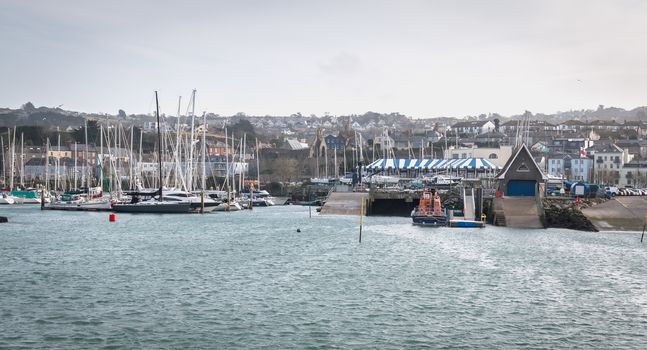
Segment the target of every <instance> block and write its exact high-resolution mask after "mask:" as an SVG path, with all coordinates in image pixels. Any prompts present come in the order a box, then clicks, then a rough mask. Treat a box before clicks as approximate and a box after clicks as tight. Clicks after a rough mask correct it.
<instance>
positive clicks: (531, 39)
mask: <svg viewBox="0 0 647 350" xmlns="http://www.w3.org/2000/svg"><path fill="white" fill-rule="evenodd" d="M646 43H647V1H642V0H608V1H596V0H581V1H580V0H570V1H550V0H546V1H538V0H532V1H531V0H509V1H505V0H492V1H480V0H473V1H467V0H452V1H449V0H448V1H433V0H427V1H416V0H393V1H382V0H371V1H360V0H357V1H352V0H322V1H319V0H310V1H298V0H295V1H281V0H277V1H271V0H265V1H245V0H239V1H233V0H232V1H207V0H205V1H197V0H183V1H164V0H129V1H122V0H111V1H86V0H58V1H48V0H32V1H20V0H0V47H1V48H2V50H0V107H11V108H17V107H20V106H21V105H22V104H24V103H25V102H27V101H31V102H33V103H34V104H35V105H36V106H49V107H56V106H59V105H62V108H63V109H67V110H74V111H83V112H103V113H111V114H116V113H117V111H118V110H119V109H123V110H125V111H126V112H127V113H129V114H131V113H148V112H150V111H152V110H153V109H154V97H153V93H154V92H153V91H154V90H157V91H159V95H160V107H161V109H162V111H163V112H165V113H167V114H174V113H175V111H176V110H177V108H178V107H177V104H178V102H177V100H178V96H182V98H183V102H182V107H181V110H182V113H184V112H185V111H186V110H187V108H188V106H187V104H186V101H187V100H188V98H189V96H190V94H191V90H193V89H197V95H196V96H197V97H196V112H202V111H207V112H212V113H217V114H221V115H232V114H235V113H239V112H243V113H246V114H249V115H289V114H292V113H297V112H299V113H302V114H304V115H310V114H316V115H324V114H326V113H329V114H331V115H345V114H361V113H364V112H366V111H374V112H381V113H391V112H400V113H403V114H406V115H408V116H412V117H414V118H428V117H440V116H453V117H461V116H466V115H478V114H481V113H499V114H502V115H512V114H520V113H523V111H525V110H530V111H532V112H535V113H536V112H544V113H551V112H555V111H567V110H578V109H585V108H586V109H595V108H597V106H598V105H599V104H603V105H606V106H615V107H622V108H626V109H631V108H634V107H637V106H643V105H646V104H647V44H646Z"/></svg>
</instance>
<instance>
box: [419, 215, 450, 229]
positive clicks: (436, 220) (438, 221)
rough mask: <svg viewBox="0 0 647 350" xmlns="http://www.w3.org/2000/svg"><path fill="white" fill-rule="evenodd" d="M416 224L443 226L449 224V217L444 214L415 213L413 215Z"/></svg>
mask: <svg viewBox="0 0 647 350" xmlns="http://www.w3.org/2000/svg"><path fill="white" fill-rule="evenodd" d="M411 219H412V220H413V224H414V225H418V226H430V227H443V226H447V217H446V216H444V215H441V216H437V215H414V216H412V217H411Z"/></svg>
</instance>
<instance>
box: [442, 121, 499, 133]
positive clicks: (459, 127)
mask: <svg viewBox="0 0 647 350" xmlns="http://www.w3.org/2000/svg"><path fill="white" fill-rule="evenodd" d="M451 129H452V130H454V131H455V132H456V133H458V134H467V135H472V136H474V135H478V134H484V133H486V132H489V131H492V130H494V123H493V122H491V121H489V120H471V121H464V122H458V123H456V124H454V125H452V127H451Z"/></svg>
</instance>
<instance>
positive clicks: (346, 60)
mask: <svg viewBox="0 0 647 350" xmlns="http://www.w3.org/2000/svg"><path fill="white" fill-rule="evenodd" d="M319 69H321V71H322V72H323V73H325V74H328V75H332V76H342V77H347V76H353V75H357V74H359V73H361V72H362V71H363V70H364V67H363V64H362V61H361V60H360V59H359V58H358V57H356V56H353V55H351V54H349V53H347V52H341V53H339V54H338V55H336V56H334V57H333V58H331V59H330V61H328V62H326V63H322V64H319Z"/></svg>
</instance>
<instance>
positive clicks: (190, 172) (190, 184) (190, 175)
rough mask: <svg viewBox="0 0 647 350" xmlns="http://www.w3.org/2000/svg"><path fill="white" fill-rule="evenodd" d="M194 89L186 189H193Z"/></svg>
mask: <svg viewBox="0 0 647 350" xmlns="http://www.w3.org/2000/svg"><path fill="white" fill-rule="evenodd" d="M195 91H196V90H195V89H193V93H192V94H191V140H189V168H188V171H187V173H188V176H187V180H188V184H187V187H188V188H187V190H188V191H192V190H193V137H194V132H195V130H194V129H195Z"/></svg>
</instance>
